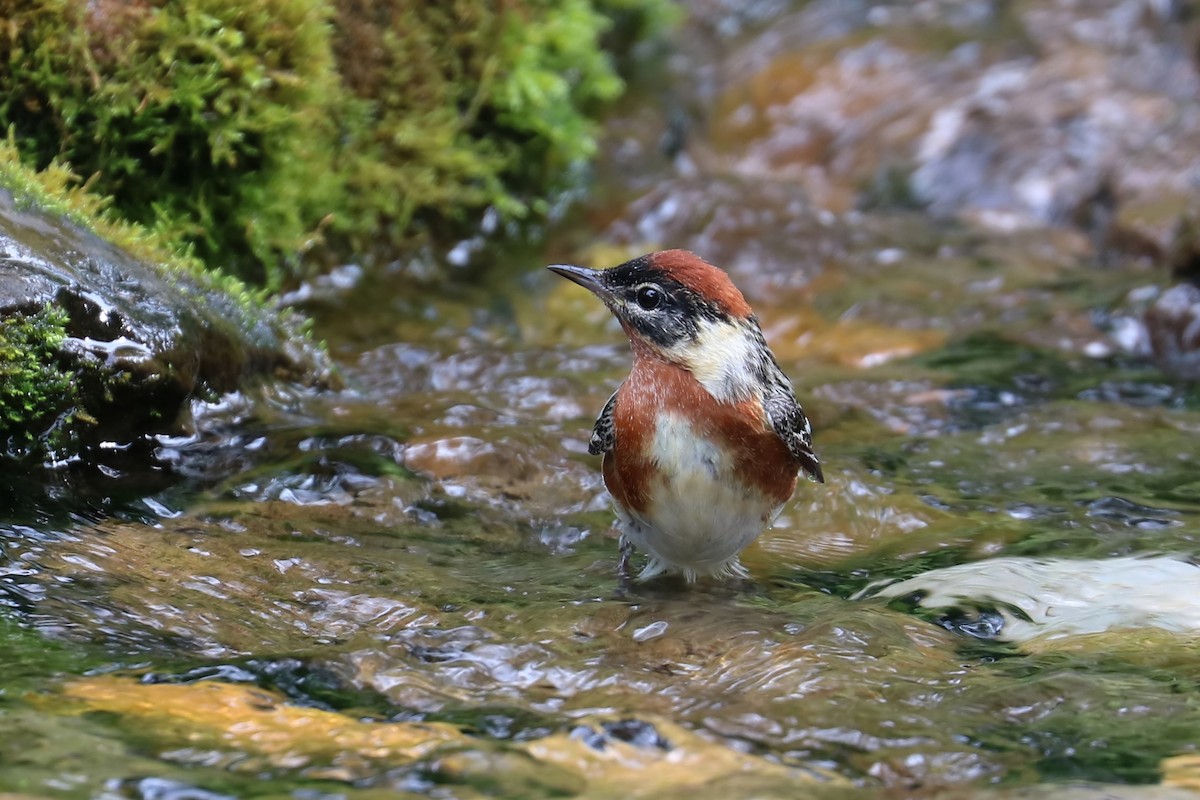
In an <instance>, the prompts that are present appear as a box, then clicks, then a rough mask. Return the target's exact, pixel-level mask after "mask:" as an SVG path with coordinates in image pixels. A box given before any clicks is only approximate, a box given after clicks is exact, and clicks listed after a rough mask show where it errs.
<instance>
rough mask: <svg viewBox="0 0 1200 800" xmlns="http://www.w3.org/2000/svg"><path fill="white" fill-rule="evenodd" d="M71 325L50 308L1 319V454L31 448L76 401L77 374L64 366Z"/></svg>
mask: <svg viewBox="0 0 1200 800" xmlns="http://www.w3.org/2000/svg"><path fill="white" fill-rule="evenodd" d="M66 325H67V315H66V312H64V311H62V310H61V309H57V308H53V307H49V306H48V307H46V308H44V309H40V310H38V311H36V312H34V313H32V314H16V315H14V316H10V317H7V318H4V319H0V452H7V453H12V454H24V453H26V452H28V451H29V450H30V449H31V448H32V447H33V446H34V445H35V444H36V442H37V438H38V436H37V433H38V432H42V433H44V432H47V431H48V429H49V428H50V427H51V426H52V424H53V423H54V422H55V420H56V419H57V418H58V416H59V415H60V414H61V413H63V412H64V411H66V410H68V409H70V408H71V407H72V406H73V405H74V403H75V390H74V383H73V382H72V380H71V379H72V375H71V373H70V372H69V371H67V370H65V369H64V368H63V367H61V366H60V365H59V364H58V348H59V346H60V345H61V344H62V343H63V341H64V340H65V339H66V337H67V332H66Z"/></svg>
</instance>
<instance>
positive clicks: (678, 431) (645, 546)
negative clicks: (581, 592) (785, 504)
mask: <svg viewBox="0 0 1200 800" xmlns="http://www.w3.org/2000/svg"><path fill="white" fill-rule="evenodd" d="M653 456H654V459H655V461H656V463H657V467H658V475H657V478H656V483H655V485H654V489H653V491H652V492H651V497H652V498H653V500H652V501H651V503H650V506H649V508H648V509H647V510H646V512H645V513H643V514H621V515H620V516H621V522H622V523H623V525H622V528H623V531H622V532H623V533H624V534H625V535H626V536H627V537H628V538H629V540H630V541H631V542H633V544H634V545H635V546H636V547H637V548H638V549H639V550H642V551H644V552H646V553H647V554H648V555H650V557H651V562H650V564H649V566H647V567H646V569H645V570H644V571H643V572H642V576H641V577H643V578H648V577H652V576H654V575H657V574H659V573H661V572H665V571H667V570H670V569H677V570H679V571H681V572H683V573H684V575H685V576H686V577H687V578H688V579H689V580H690V579H694V578H695V576H696V575H711V574H718V575H719V574H728V575H744V574H745V571H744V570H743V569H742V566H741V564H740V563H738V560H737V555H738V553H740V552H741V551H742V550H743V549H744V548H745V547H746V545H748V544H750V542H752V541H754V539H755V538H756V537H757V536H758V535H759V534H760V533H762V531H763V529H764V528H765V527H766V526H767V525H768V524H769V523H770V522H771V521H773V520H774V518H775V517H776V516H777V515H778V514H779V511H780V510H781V509H782V505H779V504H777V503H775V502H774V501H773V500H771V499H769V498H767V497H765V496H764V495H763V494H762V493H761V492H759V491H758V490H757V489H756V488H754V487H750V486H746V485H744V484H742V483H741V482H740V481H739V480H737V477H736V475H735V473H734V465H733V463H731V460H730V459H728V458H727V457H726V456H725V454H724V453H723V452H722V451H721V449H720V448H718V447H717V446H716V445H715V444H713V442H712V441H710V440H708V439H705V438H702V437H698V436H696V435H695V434H694V433H693V432H692V430H691V425H690V424H689V423H688V421H687V420H686V418H683V417H680V416H678V415H674V414H664V415H662V416H660V417H659V420H658V426H657V428H656V430H655V434H654V440H653Z"/></svg>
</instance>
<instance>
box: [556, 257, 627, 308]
mask: <svg viewBox="0 0 1200 800" xmlns="http://www.w3.org/2000/svg"><path fill="white" fill-rule="evenodd" d="M546 269H548V270H550V271H551V272H556V273H558V274H559V275H562V276H563V277H564V278H566V279H567V280H569V281H573V282H575V283H578V284H579V285H580V286H582V287H583V288H585V289H587V290H588V291H589V292H591V293H592V294H594V295H596V296H597V297H599V298H600V299H601V300H605V299H607V298H609V297H612V292H610V291H609V290H608V289H607V288H606V287H605V286H604V283H603V281H602V280H601V277H600V270H598V269H588V268H587V267H576V266H572V265H571V264H551V265H550V266H548V267H546Z"/></svg>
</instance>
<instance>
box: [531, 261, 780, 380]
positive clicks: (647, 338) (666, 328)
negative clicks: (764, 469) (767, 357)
mask: <svg viewBox="0 0 1200 800" xmlns="http://www.w3.org/2000/svg"><path fill="white" fill-rule="evenodd" d="M549 269H550V270H552V271H553V272H556V273H558V274H559V275H562V276H563V277H564V278H567V279H569V280H572V281H574V282H575V283H578V284H579V285H580V286H582V287H584V288H585V289H588V290H589V291H591V292H592V293H593V294H595V295H596V296H597V297H599V298H600V299H601V300H602V301H604V304H605V305H606V306H608V309H609V310H610V311H612V313H613V314H614V315H615V316H616V318H617V319H618V320H619V321H620V323H621V327H622V328H624V329H625V333H626V334H627V335H628V336H629V341H630V344H631V345H632V346H633V351H634V355H635V357H638V358H659V359H662V360H664V361H668V362H670V363H673V364H678V365H679V366H682V367H684V368H686V369H688V370H690V371H691V372H692V373H693V374H695V375H696V377H697V378H698V379H699V380H700V381H701V382H702V383H703V384H704V385H705V386H706V387H707V388H708V389H709V391H710V392H712V393H713V394H714V395H715V396H717V397H726V396H744V395H746V394H747V393H749V391H750V390H751V387H750V386H749V385H748V384H749V383H750V382H752V380H753V376H752V375H751V373H752V372H753V371H754V369H755V367H756V365H757V364H758V362H759V361H760V360H761V358H762V357H763V356H762V353H761V352H760V351H765V350H766V345H765V343H764V342H763V339H762V333H761V332H760V330H759V327H758V322H757V320H756V319H755V318H754V315H753V313H752V312H751V310H750V305H749V304H748V303H747V302H746V298H744V297H742V293H741V292H740V291H738V288H737V287H736V286H734V285H733V281H731V280H730V279H729V276H728V275H726V274H725V272H724V271H723V270H721V269H718V268H717V267H714V266H713V265H712V264H709V263H708V262H707V261H705V260H703V259H702V258H700V257H699V256H697V255H695V254H693V253H689V252H687V251H686V250H663V251H661V252H658V253H650V254H649V255H644V256H641V257H640V258H635V259H633V260H632V261H627V262H625V263H624V264H621V265H620V266H617V267H613V268H611V269H604V270H594V269H587V268H585V267H575V266H569V265H554V266H551V267H550V268H549Z"/></svg>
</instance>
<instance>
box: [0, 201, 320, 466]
mask: <svg viewBox="0 0 1200 800" xmlns="http://www.w3.org/2000/svg"><path fill="white" fill-rule="evenodd" d="M328 369H329V368H328V365H327V364H326V362H325V359H324V356H323V354H322V353H321V352H320V350H319V348H317V347H316V346H315V345H313V344H311V343H309V342H307V341H306V339H305V338H304V337H303V336H302V335H301V334H300V332H299V330H298V325H296V324H295V321H293V320H288V319H285V318H283V317H280V316H278V315H276V314H275V313H273V312H272V311H270V310H268V309H267V308H265V307H264V306H262V305H260V304H259V303H258V301H256V300H254V299H253V298H252V297H251V296H250V295H248V294H247V293H246V292H245V290H244V289H242V288H241V287H240V286H238V285H236V284H232V283H230V284H227V285H224V286H222V285H220V284H219V282H218V281H216V280H211V279H209V280H204V279H200V278H195V277H192V276H191V275H189V274H186V272H185V271H184V270H182V269H180V268H177V267H171V266H162V265H156V264H148V263H145V262H143V261H141V260H139V259H138V258H136V257H134V256H133V255H131V254H130V253H128V252H126V251H124V250H122V249H121V248H120V247H118V246H116V245H114V244H112V243H110V242H108V241H106V240H104V239H102V238H100V237H99V236H97V235H95V234H93V233H91V232H88V231H87V230H85V229H84V228H82V227H81V226H79V225H76V224H74V223H73V222H71V221H69V220H67V219H65V218H63V217H61V216H58V215H56V214H53V213H50V212H47V211H42V210H37V209H33V208H26V207H23V206H22V205H21V204H19V203H18V202H17V201H16V200H15V199H14V197H13V195H12V194H10V193H8V192H7V191H3V190H0V375H2V376H3V378H4V389H3V390H0V464H3V463H6V462H7V463H8V464H10V465H11V464H13V463H19V464H24V465H28V464H29V463H30V462H35V463H36V462H38V461H41V462H44V463H49V464H57V465H63V464H68V463H69V464H71V465H73V466H78V465H80V464H83V465H103V464H104V463H105V462H106V460H108V458H110V457H111V455H112V454H113V453H117V452H126V453H128V451H129V450H130V449H133V450H138V449H139V447H138V445H139V444H141V445H145V447H142V448H140V449H141V450H143V451H145V452H147V453H148V441H147V439H146V437H147V436H148V435H150V434H163V433H172V434H174V433H179V432H181V431H182V430H184V429H185V428H186V427H187V423H188V414H187V412H188V408H189V402H190V401H191V400H192V399H194V398H204V397H208V398H212V397H216V396H218V395H221V394H224V393H227V392H232V391H235V390H237V389H239V388H241V387H243V386H244V385H245V384H246V382H247V381H248V380H250V379H254V378H266V377H282V378H286V379H293V380H301V381H305V382H310V383H315V382H320V381H322V380H325V379H327V377H328Z"/></svg>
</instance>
